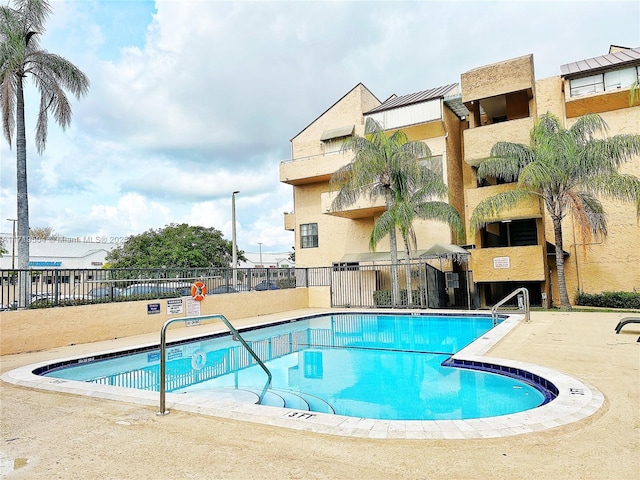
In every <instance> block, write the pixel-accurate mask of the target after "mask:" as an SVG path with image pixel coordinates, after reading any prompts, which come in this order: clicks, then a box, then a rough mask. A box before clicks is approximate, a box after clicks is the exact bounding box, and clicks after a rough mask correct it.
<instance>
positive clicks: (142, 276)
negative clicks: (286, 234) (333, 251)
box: [0, 268, 305, 310]
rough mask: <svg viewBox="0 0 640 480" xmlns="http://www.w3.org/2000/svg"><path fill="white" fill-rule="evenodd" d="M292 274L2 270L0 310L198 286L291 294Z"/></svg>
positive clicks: (167, 293)
mask: <svg viewBox="0 0 640 480" xmlns="http://www.w3.org/2000/svg"><path fill="white" fill-rule="evenodd" d="M304 278H305V276H304V275H298V274H297V269H292V268H237V269H231V268H209V269H202V268H199V269H169V268H166V269H75V270H66V269H43V270H35V269H34V270H0V283H1V288H0V306H1V307H0V308H1V309H2V310H11V309H16V308H43V307H52V306H67V305H84V304H92V303H104V302H121V301H131V300H146V299H158V298H171V297H180V296H187V295H189V296H190V295H191V287H192V285H193V284H194V283H195V282H198V281H201V282H202V283H203V284H204V285H205V287H206V288H207V292H208V294H220V293H235V292H239V291H250V290H276V289H282V288H294V287H296V286H297V285H298V286H304V285H299V281H300V279H304Z"/></svg>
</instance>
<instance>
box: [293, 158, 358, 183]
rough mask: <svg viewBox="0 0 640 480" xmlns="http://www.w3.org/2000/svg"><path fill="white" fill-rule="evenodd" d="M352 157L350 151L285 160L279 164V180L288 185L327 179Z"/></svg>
mask: <svg viewBox="0 0 640 480" xmlns="http://www.w3.org/2000/svg"><path fill="white" fill-rule="evenodd" d="M352 157H353V154H351V153H342V152H335V153H329V154H327V155H324V154H319V155H313V156H309V157H303V158H294V159H292V160H287V161H285V162H282V163H281V164H280V181H281V182H284V183H288V184H289V185H301V184H305V183H315V182H323V181H328V180H329V179H330V178H331V175H333V174H334V173H335V172H336V171H337V170H338V169H339V168H340V167H342V166H343V165H346V164H347V163H349V162H350V161H351V159H352Z"/></svg>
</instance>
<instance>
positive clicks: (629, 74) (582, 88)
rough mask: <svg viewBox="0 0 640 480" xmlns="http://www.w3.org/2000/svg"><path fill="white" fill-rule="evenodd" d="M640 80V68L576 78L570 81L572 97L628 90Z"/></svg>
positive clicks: (622, 69)
mask: <svg viewBox="0 0 640 480" xmlns="http://www.w3.org/2000/svg"><path fill="white" fill-rule="evenodd" d="M639 79H640V67H637V66H636V67H628V68H621V69H618V70H611V71H609V72H604V73H598V74H596V75H589V76H587V77H581V78H574V79H572V80H570V81H569V84H570V89H571V90H570V94H571V96H572V97H579V96H581V95H588V94H591V93H598V92H606V91H612V90H617V89H619V88H627V87H629V86H631V85H633V84H634V83H635V82H637V81H638V80H639Z"/></svg>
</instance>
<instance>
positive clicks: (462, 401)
mask: <svg viewBox="0 0 640 480" xmlns="http://www.w3.org/2000/svg"><path fill="white" fill-rule="evenodd" d="M491 328H493V324H492V319H491V317H490V316H484V315H472V316H466V317H463V316H458V315H456V316H453V315H446V316H445V315H439V316H433V315H392V314H345V313H340V314H332V315H322V316H317V317H313V318H307V319H301V320H297V321H294V322H286V323H283V324H279V325H273V326H270V327H265V328H259V329H253V330H250V331H246V332H242V336H243V337H244V339H245V340H246V341H247V343H248V344H249V345H250V346H251V348H252V349H253V350H254V351H256V353H257V354H258V356H259V357H260V358H261V360H262V361H263V362H264V363H265V364H266V366H267V367H268V369H269V370H270V371H271V373H272V375H273V380H272V383H271V387H270V389H269V390H268V392H267V395H266V396H265V397H264V399H263V401H262V404H264V405H271V406H277V407H285V408H294V409H296V410H304V411H312V412H321V413H328V414H338V415H347V416H351V417H363V418H372V419H379V420H442V419H444V420H459V419H468V418H481V417H491V416H497V415H507V414H511V413H515V412H520V411H523V410H528V409H531V408H535V407H538V406H539V405H542V404H544V403H547V402H549V401H551V400H553V398H555V386H553V385H549V384H547V385H545V386H543V385H542V384H541V383H539V382H536V381H534V380H533V379H531V378H526V377H525V376H520V377H518V375H509V376H507V375H505V374H504V372H499V371H491V370H490V369H478V368H477V367H475V366H473V365H467V366H466V367H467V368H460V367H464V366H462V365H456V364H455V363H452V362H449V359H450V357H451V355H453V354H454V353H456V352H457V351H459V350H460V349H461V348H463V347H465V346H467V345H468V344H470V343H471V342H473V341H474V340H476V339H477V338H478V337H480V336H482V335H484V334H485V333H487V332H488V331H489V330H490V329H491ZM159 363H160V353H159V350H158V349H157V348H154V349H150V350H146V351H142V352H137V353H132V354H130V353H128V354H126V355H118V356H107V357H106V358H96V357H93V358H90V359H81V360H79V361H78V362H76V363H74V364H68V363H63V364H60V365H56V364H54V365H49V366H47V367H46V368H43V369H40V370H38V371H36V373H38V374H43V375H46V376H50V377H55V378H60V379H66V380H79V381H85V382H92V383H97V384H105V385H117V386H121V387H129V388H138V389H143V390H151V391H158V390H159ZM507 373H508V372H507ZM265 378H266V374H265V372H264V371H263V370H262V369H261V368H260V366H259V365H257V364H256V362H255V360H254V359H253V358H252V357H251V356H250V355H249V354H248V352H247V350H246V349H245V348H244V347H243V346H242V345H241V344H240V343H239V342H238V341H237V340H235V339H234V337H233V336H231V335H230V334H219V335H216V336H213V337H206V338H199V339H196V340H192V341H188V342H181V343H178V344H172V345H168V346H167V375H166V390H167V392H173V393H176V394H190V393H193V394H196V395H206V396H210V397H212V398H216V397H220V396H221V395H225V396H227V395H229V394H231V395H232V396H233V397H234V398H235V399H236V400H238V401H247V402H252V403H256V402H257V396H258V394H259V393H260V391H261V389H262V387H263V386H264V384H265Z"/></svg>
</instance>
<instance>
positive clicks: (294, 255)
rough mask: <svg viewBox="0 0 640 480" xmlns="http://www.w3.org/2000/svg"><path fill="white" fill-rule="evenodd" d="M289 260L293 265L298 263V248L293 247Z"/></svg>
mask: <svg viewBox="0 0 640 480" xmlns="http://www.w3.org/2000/svg"><path fill="white" fill-rule="evenodd" d="M289 260H290V261H291V263H296V247H295V246H293V247H291V252H289Z"/></svg>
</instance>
